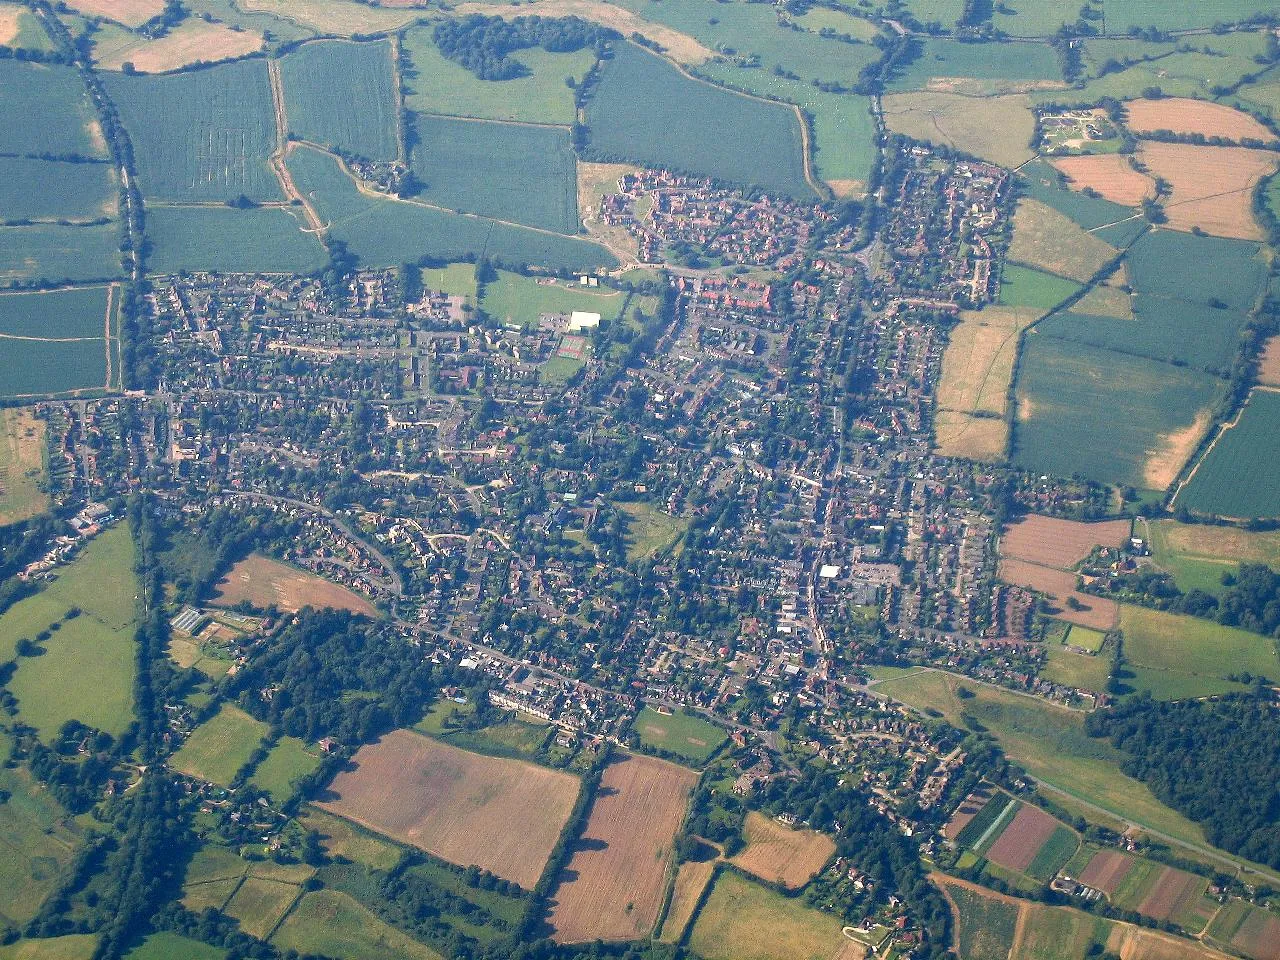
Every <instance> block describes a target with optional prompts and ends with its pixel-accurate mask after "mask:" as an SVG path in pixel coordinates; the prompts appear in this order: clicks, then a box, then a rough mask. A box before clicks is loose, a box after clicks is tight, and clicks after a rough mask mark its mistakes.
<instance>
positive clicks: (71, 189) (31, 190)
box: [0, 157, 117, 221]
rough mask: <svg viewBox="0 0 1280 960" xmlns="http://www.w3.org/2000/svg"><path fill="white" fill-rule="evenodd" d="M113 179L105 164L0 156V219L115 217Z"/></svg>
mask: <svg viewBox="0 0 1280 960" xmlns="http://www.w3.org/2000/svg"><path fill="white" fill-rule="evenodd" d="M116 191H117V187H116V178H115V174H114V172H113V171H112V169H111V167H110V166H109V165H108V164H105V163H60V162H58V161H54V160H36V159H32V158H28V157H0V220H6V221H13V220H59V219H65V220H81V221H83V220H97V219H99V218H101V217H114V216H115V215H116V205H117V197H116Z"/></svg>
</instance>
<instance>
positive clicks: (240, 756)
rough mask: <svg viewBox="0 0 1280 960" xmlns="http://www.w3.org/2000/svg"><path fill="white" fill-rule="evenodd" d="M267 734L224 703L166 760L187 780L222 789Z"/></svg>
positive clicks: (262, 726)
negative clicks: (195, 780) (187, 778)
mask: <svg viewBox="0 0 1280 960" xmlns="http://www.w3.org/2000/svg"><path fill="white" fill-rule="evenodd" d="M266 733H267V726H266V724H264V723H262V722H261V721H258V720H255V719H254V718H253V717H251V716H249V714H247V713H245V712H244V711H243V710H241V709H240V708H239V707H237V706H235V705H234V704H230V703H224V704H223V705H222V708H221V709H220V710H219V711H218V712H217V713H215V714H214V715H213V716H212V717H210V718H209V719H208V720H206V721H205V722H204V723H202V724H201V725H200V726H198V727H196V729H195V730H194V731H192V733H191V736H189V737H188V738H187V741H186V743H184V744H183V745H182V749H180V750H179V751H178V752H177V753H175V754H174V755H173V756H172V757H170V758H169V766H170V767H172V768H173V769H174V770H177V771H178V772H179V773H185V774H186V775H187V776H189V777H197V778H198V779H200V780H207V781H209V782H210V783H216V784H218V785H219V786H223V787H225V786H227V785H228V784H230V783H231V781H232V780H233V779H235V775H236V773H237V771H239V769H240V768H241V767H243V766H244V765H245V764H246V763H248V762H249V755H250V754H252V753H253V751H254V750H256V749H258V745H259V744H261V743H262V738H263V737H264V736H265V735H266Z"/></svg>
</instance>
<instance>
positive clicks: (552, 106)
mask: <svg viewBox="0 0 1280 960" xmlns="http://www.w3.org/2000/svg"><path fill="white" fill-rule="evenodd" d="M404 49H405V52H406V53H407V54H408V58H409V62H410V63H411V64H412V67H411V68H410V69H409V70H407V71H406V72H405V75H404V87H405V106H406V107H407V108H408V109H410V110H413V111H416V112H419V113H437V114H444V115H447V116H454V117H477V118H479V119H481V120H520V121H523V122H525V123H554V124H560V125H562V126H566V127H567V126H569V125H570V124H571V123H573V121H574V117H575V115H576V111H575V108H574V102H573V91H572V90H570V89H569V87H568V85H567V84H566V83H565V82H564V81H565V77H573V78H574V82H575V84H576V83H577V82H579V81H581V80H582V79H583V77H585V76H586V74H587V71H588V70H590V69H591V67H592V65H593V64H594V63H595V60H596V57H595V52H594V51H592V50H589V49H584V50H578V51H575V52H573V53H548V52H547V51H545V50H543V49H541V48H539V47H533V48H531V49H528V50H517V51H515V52H513V53H511V54H509V56H510V58H511V59H512V60H515V61H517V62H518V63H521V64H523V65H524V66H525V68H526V69H527V70H528V71H529V72H528V74H526V75H525V76H523V77H516V78H515V79H514V80H481V79H480V78H479V77H477V76H476V75H475V74H474V73H472V72H471V71H470V70H468V69H467V68H466V67H464V66H461V65H460V64H457V63H454V62H453V61H452V60H448V59H446V58H445V57H444V56H442V55H441V53H440V51H439V50H437V49H436V44H435V41H434V40H433V39H432V38H431V28H430V27H414V28H412V29H410V30H408V31H406V33H405V35H404Z"/></svg>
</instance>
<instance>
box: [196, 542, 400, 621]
mask: <svg viewBox="0 0 1280 960" xmlns="http://www.w3.org/2000/svg"><path fill="white" fill-rule="evenodd" d="M215 590H216V593H215V594H214V602H215V603H220V604H222V605H224V606H228V607H233V606H235V605H236V604H237V603H240V602H241V601H243V600H247V601H249V603H251V604H253V605H254V606H255V607H259V608H261V609H264V610H265V609H266V608H267V607H270V606H273V605H274V606H276V607H279V608H280V609H281V610H284V611H286V612H288V613H294V612H296V611H298V610H301V609H302V608H303V607H315V608H317V609H326V608H327V609H333V610H350V611H351V612H352V613H363V614H365V615H366V616H373V615H375V614H376V613H377V610H376V609H375V608H374V606H373V604H371V603H370V602H369V601H368V600H366V599H365V598H364V597H362V596H360V595H359V594H358V593H354V592H353V591H351V590H348V589H347V588H346V587H344V586H342V585H340V584H337V583H331V582H329V581H328V580H325V579H324V578H323V577H318V576H316V575H315V574H314V573H308V572H307V571H305V570H299V569H298V568H296V567H291V566H289V565H288V564H284V563H280V562H279V561H277V560H272V559H271V558H270V557H264V556H262V555H261V554H257V553H255V554H251V555H250V556H248V557H246V558H245V559H243V560H241V561H240V562H239V563H237V564H236V565H235V566H234V567H232V568H231V569H230V570H228V571H227V575H226V576H225V577H223V578H222V579H221V580H219V581H218V584H217V586H216V587H215Z"/></svg>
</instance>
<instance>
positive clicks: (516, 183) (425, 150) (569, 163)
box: [413, 116, 580, 235]
mask: <svg viewBox="0 0 1280 960" xmlns="http://www.w3.org/2000/svg"><path fill="white" fill-rule="evenodd" d="M413 122H414V125H415V127H416V128H417V138H416V142H415V144H414V148H413V169H414V171H415V172H416V173H417V175H418V179H419V180H420V181H422V183H423V184H424V187H423V189H422V192H421V194H420V196H421V198H422V199H423V200H424V201H426V202H427V203H432V204H437V205H439V206H442V207H445V208H447V209H450V210H458V211H461V212H463V213H478V214H480V215H482V216H486V217H493V218H494V219H497V220H506V221H510V222H512V223H520V224H524V225H525V226H528V227H538V228H540V229H543V230H551V231H554V232H556V233H563V234H570V235H572V234H575V233H577V232H578V230H579V229H580V225H579V223H578V174H577V170H576V169H575V164H576V159H575V157H574V153H573V148H572V146H571V145H570V143H569V132H568V131H567V130H560V129H556V128H553V127H535V126H526V125H521V124H511V123H491V122H488V121H484V120H460V119H456V118H453V117H432V116H418V117H416V118H415V119H414V121H413Z"/></svg>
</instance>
